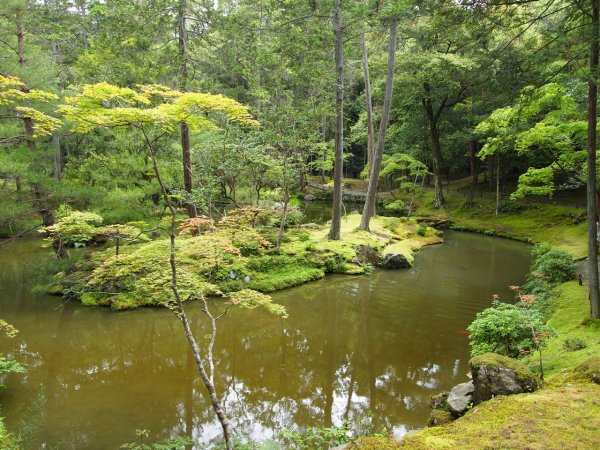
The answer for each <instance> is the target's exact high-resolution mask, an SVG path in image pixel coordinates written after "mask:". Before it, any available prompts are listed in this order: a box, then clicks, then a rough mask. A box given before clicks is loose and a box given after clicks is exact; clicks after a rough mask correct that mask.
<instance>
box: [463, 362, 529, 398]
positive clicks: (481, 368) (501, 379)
mask: <svg viewBox="0 0 600 450" xmlns="http://www.w3.org/2000/svg"><path fill="white" fill-rule="evenodd" d="M469 365H470V367H471V374H472V376H473V383H474V385H475V399H474V400H475V403H476V404H477V403H481V402H483V401H485V400H489V399H491V398H492V397H495V396H497V395H512V394H520V393H522V392H533V391H535V390H536V389H537V388H538V380H537V377H536V376H535V375H534V374H533V373H532V372H531V371H530V370H529V368H528V367H527V366H525V365H524V364H523V363H521V362H520V361H517V360H515V359H512V358H509V357H507V356H502V355H497V354H495V353H486V354H484V355H480V356H476V357H474V358H473V359H471V361H470V362H469Z"/></svg>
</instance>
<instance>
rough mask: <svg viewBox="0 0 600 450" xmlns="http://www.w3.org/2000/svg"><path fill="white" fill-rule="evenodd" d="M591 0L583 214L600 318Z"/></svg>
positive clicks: (595, 45)
mask: <svg viewBox="0 0 600 450" xmlns="http://www.w3.org/2000/svg"><path fill="white" fill-rule="evenodd" d="M591 3H592V40H591V43H590V80H589V84H588V142H587V168H588V171H587V172H588V177H587V217H588V277H589V290H590V293H589V297H590V307H591V317H592V318H593V319H598V318H600V288H599V284H600V283H599V280H598V235H597V231H598V229H597V228H598V209H597V205H596V126H597V117H596V114H597V107H598V53H599V52H600V51H599V42H598V41H599V39H600V17H599V11H600V0H591Z"/></svg>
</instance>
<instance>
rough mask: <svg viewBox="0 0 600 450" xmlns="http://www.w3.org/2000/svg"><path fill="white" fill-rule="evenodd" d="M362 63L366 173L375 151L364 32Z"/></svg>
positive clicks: (369, 169) (369, 79) (369, 170)
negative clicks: (365, 122)
mask: <svg viewBox="0 0 600 450" xmlns="http://www.w3.org/2000/svg"><path fill="white" fill-rule="evenodd" d="M361 42H362V63H363V72H364V76H365V102H366V106H367V167H368V170H367V173H368V174H370V173H371V167H372V164H373V152H374V151H375V130H374V129H373V102H372V100H371V77H370V76H369V58H368V56H369V55H368V53H367V39H366V38H365V32H364V31H363V32H362V35H361Z"/></svg>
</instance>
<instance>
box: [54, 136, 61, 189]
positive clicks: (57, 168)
mask: <svg viewBox="0 0 600 450" xmlns="http://www.w3.org/2000/svg"><path fill="white" fill-rule="evenodd" d="M52 147H53V148H54V179H56V180H57V181H60V180H62V176H63V156H62V151H61V149H60V135H59V134H58V133H56V132H55V133H53V134H52Z"/></svg>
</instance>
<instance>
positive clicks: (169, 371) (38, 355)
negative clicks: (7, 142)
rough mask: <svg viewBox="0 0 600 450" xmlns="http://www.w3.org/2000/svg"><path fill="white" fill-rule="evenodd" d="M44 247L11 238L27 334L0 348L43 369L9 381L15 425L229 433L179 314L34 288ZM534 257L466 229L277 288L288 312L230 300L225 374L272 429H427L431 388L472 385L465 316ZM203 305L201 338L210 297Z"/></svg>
mask: <svg viewBox="0 0 600 450" xmlns="http://www.w3.org/2000/svg"><path fill="white" fill-rule="evenodd" d="M38 246H39V242H25V241H23V242H18V243H15V244H11V245H9V246H6V247H4V248H3V249H2V250H0V308H1V309H0V317H2V318H4V319H6V320H7V321H9V322H11V323H13V324H14V325H15V326H16V327H17V328H18V329H19V330H20V333H19V335H18V336H17V337H16V338H15V339H13V340H11V341H8V340H7V339H4V338H2V339H0V351H1V352H4V353H9V354H10V355H12V356H14V357H16V358H18V359H19V360H20V361H24V362H25V363H26V364H27V365H28V368H29V370H28V372H27V374H24V375H21V374H17V375H11V376H10V377H8V378H7V379H6V380H4V382H5V383H6V384H7V385H8V388H6V389H4V390H2V391H0V404H1V405H2V409H1V411H0V414H1V415H2V416H4V417H6V423H7V426H8V427H9V429H10V430H13V431H15V430H17V429H18V427H19V425H20V424H21V422H22V421H24V420H25V421H29V422H33V423H35V424H36V426H37V429H36V432H35V435H34V437H35V440H34V442H35V445H32V448H40V447H44V448H47V447H53V446H54V447H58V448H60V449H84V448H90V449H92V448H118V447H119V445H120V444H122V443H124V442H131V441H134V440H135V430H136V428H146V429H149V430H151V438H152V439H165V438H168V437H169V436H174V435H192V436H194V438H196V439H197V441H199V442H208V441H211V440H213V439H218V438H219V437H220V433H221V429H220V427H219V426H218V423H217V422H216V420H215V419H214V414H213V412H212V409H211V408H210V404H209V402H208V401H207V400H206V398H205V394H204V387H203V386H202V384H201V383H200V382H199V380H198V379H197V377H196V370H195V366H194V363H193V359H192V357H191V354H190V352H189V351H188V349H187V346H186V341H185V338H184V336H183V333H182V331H181V329H180V325H179V323H178V322H177V320H176V319H175V318H174V317H173V316H172V315H171V314H170V313H169V312H168V311H164V310H161V309H141V310H138V311H131V312H124V313H113V312H111V311H110V310H106V309H102V308H90V307H82V306H80V305H78V304H76V303H73V302H68V303H66V304H64V305H63V304H62V301H61V300H60V299H57V298H56V297H49V296H37V297H36V296H33V295H31V294H30V293H29V289H28V287H29V284H30V281H29V276H30V275H31V270H32V269H28V266H27V261H28V260H29V261H32V260H33V259H34V258H35V256H36V252H39V251H40V250H38V249H37V247H38ZM528 264H529V257H528V248H527V247H526V246H525V245H523V244H518V243H515V242H511V241H506V240H500V239H495V238H489V237H482V236H477V235H472V234H463V233H451V234H448V237H447V241H446V243H445V244H444V245H442V246H436V247H430V248H427V249H424V250H422V252H421V253H420V254H418V255H417V256H416V262H415V266H414V268H412V269H410V270H403V271H383V270H377V271H375V273H373V274H372V275H371V276H363V277H347V276H328V277H326V278H325V279H323V280H320V281H317V282H314V283H311V284H308V285H304V286H300V287H297V288H293V289H289V290H285V291H281V292H279V293H276V294H275V295H274V297H275V299H276V300H277V301H278V302H280V303H282V304H284V305H285V306H286V307H287V308H288V312H289V318H288V319H287V320H283V319H280V318H276V317H271V316H268V315H266V314H264V313H262V312H260V311H234V312H233V313H231V311H230V313H228V315H227V316H226V318H225V319H223V320H222V321H221V322H220V329H219V336H218V342H217V349H216V360H217V361H216V362H217V383H218V386H219V389H220V392H222V393H223V397H224V399H225V403H226V405H227V411H228V413H229V415H230V416H231V418H232V419H233V421H234V422H235V424H236V431H237V432H240V433H244V434H248V435H251V436H253V437H254V438H256V439H258V440H261V439H267V438H269V437H272V436H276V435H277V433H278V432H279V431H280V430H282V429H283V428H294V427H309V426H330V425H339V424H341V423H342V421H343V420H344V419H346V418H347V419H351V420H363V419H364V418H365V417H366V416H367V415H368V414H370V412H374V413H375V419H374V421H375V428H377V429H379V428H381V427H383V426H386V427H388V428H390V429H393V430H394V432H395V433H396V434H398V435H401V434H403V433H405V432H406V431H408V430H411V429H414V428H418V427H422V426H424V425H425V423H426V421H427V416H428V413H429V409H428V403H429V398H430V397H431V396H432V395H434V394H436V393H437V392H438V391H440V390H442V389H448V388H450V387H452V386H453V385H454V384H456V383H459V382H463V381H466V373H467V371H468V367H467V362H468V338H467V336H466V335H465V333H464V328H465V327H466V326H467V325H468V324H469V322H470V321H471V320H472V319H473V317H474V315H475V313H476V312H477V311H480V310H481V309H483V308H485V307H486V306H488V305H489V304H490V302H491V295H492V294H493V293H499V294H503V295H505V296H508V295H510V294H509V291H508V289H507V288H506V286H507V285H509V284H519V283H520V282H522V281H523V276H524V274H525V273H526V271H527V268H528ZM217 307H218V306H217ZM188 311H189V314H190V317H191V320H192V323H193V327H194V329H195V330H196V332H197V335H198V336H202V335H203V333H205V332H206V331H205V330H206V329H205V328H203V327H205V326H206V322H205V321H204V317H203V315H202V312H201V311H200V305H199V304H198V303H195V304H189V305H188ZM41 394H43V395H41ZM40 399H41V400H42V402H41V408H38V409H39V410H36V408H34V405H35V404H36V402H38V403H39V402H40Z"/></svg>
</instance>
